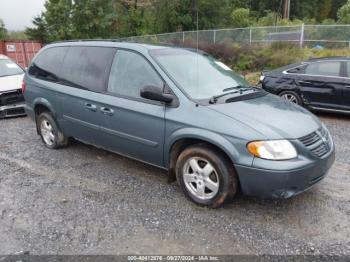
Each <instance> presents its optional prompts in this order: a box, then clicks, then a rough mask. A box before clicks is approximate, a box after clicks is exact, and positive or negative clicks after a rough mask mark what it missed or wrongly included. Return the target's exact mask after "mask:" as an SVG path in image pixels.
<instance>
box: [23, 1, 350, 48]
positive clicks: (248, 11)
mask: <svg viewBox="0 0 350 262" xmlns="http://www.w3.org/2000/svg"><path fill="white" fill-rule="evenodd" d="M283 2H284V1H281V0H269V1H252V0H218V1H213V0H46V2H45V8H46V10H45V11H44V12H43V13H42V15H40V16H37V17H35V18H34V20H33V27H32V28H28V29H27V30H26V33H27V34H28V36H29V38H30V39H39V40H40V41H43V42H45V43H46V42H51V41H55V40H66V39H73V38H74V39H81V38H121V37H128V36H136V35H144V34H158V33H165V32H177V31H192V30H196V29H197V14H198V29H199V30H203V29H214V28H227V27H229V28H232V27H248V26H272V25H297V24H301V23H311V24H314V23H320V22H321V21H326V22H327V23H335V22H336V21H335V20H336V19H338V18H339V22H341V23H350V12H349V7H348V6H349V3H347V4H346V0H320V1H314V0H293V1H292V8H291V20H285V19H282V18H281V13H282V9H283V5H282V3H283ZM344 4H345V5H344ZM341 6H343V7H342V8H341V9H340V10H339V11H338V16H337V15H336V14H337V10H338V9H339V8H340V7H341Z"/></svg>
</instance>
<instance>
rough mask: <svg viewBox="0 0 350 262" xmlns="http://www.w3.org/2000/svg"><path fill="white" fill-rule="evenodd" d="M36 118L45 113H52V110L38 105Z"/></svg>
mask: <svg viewBox="0 0 350 262" xmlns="http://www.w3.org/2000/svg"><path fill="white" fill-rule="evenodd" d="M34 112H35V116H36V117H37V116H39V115H40V114H41V113H43V112H51V111H50V109H49V108H48V107H46V106H44V105H42V104H38V105H36V106H35V108H34Z"/></svg>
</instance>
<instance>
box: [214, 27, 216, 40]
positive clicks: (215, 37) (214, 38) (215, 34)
mask: <svg viewBox="0 0 350 262" xmlns="http://www.w3.org/2000/svg"><path fill="white" fill-rule="evenodd" d="M215 43H216V30H215V29H214V44H215Z"/></svg>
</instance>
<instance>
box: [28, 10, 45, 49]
mask: <svg viewBox="0 0 350 262" xmlns="http://www.w3.org/2000/svg"><path fill="white" fill-rule="evenodd" d="M32 23H33V25H34V27H27V28H26V30H25V34H26V35H27V36H28V38H29V39H30V40H37V41H40V42H42V43H47V42H49V34H48V25H47V23H46V21H45V18H44V15H43V14H41V15H38V16H36V17H34V19H33V22H32Z"/></svg>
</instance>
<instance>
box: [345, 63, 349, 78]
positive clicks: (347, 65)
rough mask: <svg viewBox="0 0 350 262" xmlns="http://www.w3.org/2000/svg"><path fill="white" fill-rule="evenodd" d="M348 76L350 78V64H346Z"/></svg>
mask: <svg viewBox="0 0 350 262" xmlns="http://www.w3.org/2000/svg"><path fill="white" fill-rule="evenodd" d="M346 74H347V75H346V76H347V77H350V62H346Z"/></svg>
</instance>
